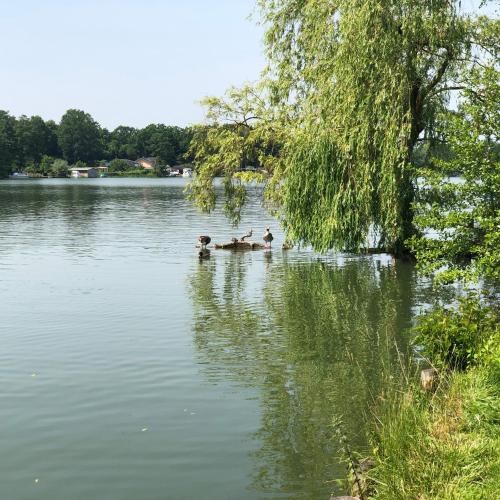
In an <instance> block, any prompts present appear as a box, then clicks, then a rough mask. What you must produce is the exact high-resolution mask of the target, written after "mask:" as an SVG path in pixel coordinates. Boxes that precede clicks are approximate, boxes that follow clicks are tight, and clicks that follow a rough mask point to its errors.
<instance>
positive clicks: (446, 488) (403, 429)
mask: <svg viewBox="0 0 500 500" xmlns="http://www.w3.org/2000/svg"><path fill="white" fill-rule="evenodd" d="M499 354H500V350H499ZM499 396H500V369H499V364H498V363H494V362H491V363H489V364H487V365H480V366H475V367H473V368H471V369H470V370H469V371H468V372H448V373H447V374H446V375H444V376H443V377H442V379H441V382H440V384H439V386H438V388H437V389H436V391H435V392H434V393H427V392H424V391H423V390H421V389H420V388H419V387H418V385H416V384H413V383H409V384H408V385H407V386H406V387H404V389H403V390H399V391H398V390H397V388H394V389H393V391H392V392H391V393H390V394H388V395H387V397H386V398H385V399H384V400H383V401H381V402H380V403H379V404H378V405H377V409H376V419H375V420H376V425H375V429H374V431H373V433H372V436H371V444H372V449H373V453H374V457H375V460H376V464H377V465H376V466H375V468H374V469H372V470H371V471H370V473H369V479H371V481H373V483H374V489H375V491H376V493H375V494H374V495H373V497H372V498H379V499H384V500H391V499H405V500H408V499H418V500H424V499H425V500H427V499H440V500H441V499H450V500H451V499H454V500H455V499H474V500H476V499H481V498H498V495H499V493H500V397H499Z"/></svg>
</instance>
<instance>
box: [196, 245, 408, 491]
mask: <svg viewBox="0 0 500 500" xmlns="http://www.w3.org/2000/svg"><path fill="white" fill-rule="evenodd" d="M225 257H227V258H225V259H224V260H219V261H216V260H215V259H212V260H211V261H207V262H202V263H200V265H199V267H198V268H197V271H196V272H195V274H194V275H193V276H192V277H191V279H190V291H191V297H192V301H193V309H194V341H195V344H196V348H197V350H198V352H199V355H200V357H201V358H202V361H203V362H204V363H206V365H205V369H206V376H207V377H209V378H210V379H212V380H214V381H217V380H220V379H222V378H224V379H230V380H233V381H235V382H237V383H239V384H243V385H245V386H251V387H254V388H256V389H258V391H259V398H260V406H261V415H262V417H261V427H260V429H259V431H258V432H257V433H256V436H255V437H256V438H257V439H258V443H259V445H258V451H257V452H256V453H255V460H256V465H255V467H256V472H255V474H254V477H253V482H252V488H255V489H257V490H259V491H261V492H267V493H271V494H280V493H284V494H286V493H288V495H286V496H287V498H321V497H325V498H326V495H327V494H328V492H329V491H331V490H332V485H331V484H327V481H328V480H332V479H334V478H341V477H343V476H344V475H345V466H344V465H343V464H342V463H341V462H340V461H339V449H338V443H337V442H336V433H335V432H334V429H333V426H332V419H333V417H334V416H341V417H342V419H343V421H344V426H343V431H344V432H345V434H346V435H347V436H348V439H349V441H350V443H351V446H352V447H353V448H354V449H357V450H360V451H362V450H363V448H364V445H365V427H364V419H365V415H366V411H367V408H368V405H369V404H370V403H371V401H372V400H373V397H375V396H376V395H377V394H379V393H380V390H381V384H382V383H383V379H384V377H386V376H388V375H389V376H390V374H391V373H394V374H395V373H397V370H396V367H397V366H399V360H398V356H399V355H400V354H399V353H403V352H406V351H407V338H406V335H405V333H404V332H405V329H406V328H407V327H408V326H409V325H410V321H411V313H412V307H413V306H414V304H413V302H414V296H415V293H414V292H415V276H414V270H413V267H412V266H411V265H409V264H405V263H399V262H397V263H392V262H390V261H387V262H385V263H384V261H381V260H380V259H378V258H375V257H367V258H351V259H347V260H346V261H345V262H344V263H343V264H342V265H340V264H336V263H332V262H322V261H310V260H308V261H306V262H300V261H299V262H287V260H286V259H283V258H282V257H281V255H276V256H272V254H271V253H270V252H269V253H267V254H264V258H263V260H262V261H257V262H254V261H253V260H251V261H249V260H248V259H247V258H246V256H245V255H244V254H238V253H234V254H231V255H226V256H225ZM259 266H261V267H260V269H255V268H256V267H259ZM262 273H263V274H264V276H262Z"/></svg>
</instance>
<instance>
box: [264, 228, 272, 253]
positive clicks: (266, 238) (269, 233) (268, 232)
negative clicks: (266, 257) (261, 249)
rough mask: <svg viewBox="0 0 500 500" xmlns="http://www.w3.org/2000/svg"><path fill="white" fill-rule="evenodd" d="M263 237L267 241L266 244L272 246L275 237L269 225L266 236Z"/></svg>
mask: <svg viewBox="0 0 500 500" xmlns="http://www.w3.org/2000/svg"><path fill="white" fill-rule="evenodd" d="M262 239H263V240H264V241H265V242H266V246H268V247H269V248H271V241H273V240H274V237H273V235H272V233H271V231H269V227H266V232H265V233H264V236H263V237H262Z"/></svg>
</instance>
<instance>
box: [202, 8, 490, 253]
mask: <svg viewBox="0 0 500 500" xmlns="http://www.w3.org/2000/svg"><path fill="white" fill-rule="evenodd" d="M259 5H260V7H261V12H262V22H263V24H264V25H265V26H266V28H267V31H266V34H265V44H266V49H267V56H268V60H269V65H268V68H267V71H266V75H265V78H264V79H263V80H262V82H260V83H259V84H258V85H257V86H256V88H257V89H259V92H257V93H256V92H255V91H254V89H253V88H252V87H244V88H243V89H241V90H237V89H231V90H230V91H229V93H228V97H227V98H226V99H216V98H209V99H206V100H205V102H204V104H205V105H207V107H208V112H207V116H208V119H209V121H210V125H211V128H209V129H208V130H204V131H203V132H202V133H201V134H199V135H198V136H195V140H194V141H193V143H192V149H193V150H194V154H193V156H194V157H195V161H196V162H197V164H198V165H199V167H200V168H199V173H201V177H200V178H198V179H197V180H195V181H194V185H193V191H192V197H193V198H194V199H195V201H196V202H197V204H198V205H199V206H201V207H202V208H204V209H211V208H213V204H214V192H213V191H210V189H211V179H212V178H213V177H214V176H216V175H219V174H220V173H223V174H224V175H225V176H227V177H229V176H232V174H233V173H234V171H235V170H237V169H238V168H240V167H241V164H242V162H244V161H245V160H246V157H247V156H248V152H249V150H250V151H252V150H255V146H256V145H257V146H260V143H259V142H258V141H253V140H252V139H253V137H255V136H258V134H260V133H263V132H264V131H267V132H268V134H269V135H268V137H274V138H276V139H277V140H275V142H276V144H279V147H277V148H275V149H274V151H273V154H272V155H271V156H272V157H273V162H272V164H273V169H272V171H271V172H270V173H271V174H272V175H271V176H270V181H271V188H270V189H268V190H266V194H271V196H272V198H273V201H274V202H275V203H277V204H278V206H279V212H278V213H279V215H280V218H281V220H282V221H283V223H284V226H285V229H286V230H287V233H288V235H287V236H288V238H290V239H292V240H300V241H302V242H304V243H309V244H311V245H312V246H313V247H314V248H316V249H318V250H327V249H329V248H341V249H349V250H356V249H358V248H359V247H364V246H367V244H368V241H367V238H368V235H369V233H370V232H371V231H372V230H374V231H375V233H376V235H377V237H378V238H377V239H378V244H379V245H380V246H381V247H386V248H389V249H391V250H393V251H396V252H397V251H401V250H403V249H404V247H405V239H406V238H408V237H409V236H411V235H412V234H413V233H414V227H413V220H412V219H413V213H412V205H411V202H412V200H413V197H414V188H415V172H414V170H413V169H412V168H411V166H410V162H411V160H412V159H413V158H414V157H415V155H414V150H415V148H416V145H417V143H418V141H419V139H421V138H422V139H425V140H427V139H430V138H431V139H433V138H434V127H435V122H436V116H437V113H438V112H439V111H440V110H442V109H443V107H444V106H445V104H446V101H447V97H448V93H449V89H450V84H452V83H453V82H454V81H455V80H456V79H457V75H458V73H459V69H460V68H461V67H463V66H464V65H465V66H466V65H467V64H469V63H470V62H471V61H475V52H473V51H472V50H471V44H472V42H473V41H474V37H475V36H476V35H477V33H478V32H479V31H481V32H482V33H484V32H486V31H487V30H488V29H489V24H488V21H487V20H484V19H483V20H481V22H480V23H479V24H480V25H481V26H480V27H481V29H477V26H476V24H475V23H474V22H472V21H470V20H469V19H467V18H466V17H464V16H461V15H460V14H459V12H458V9H457V5H458V2H449V1H447V0H438V1H434V0H432V1H431V0H424V1H422V0H402V1H397V2H388V1H381V2H367V1H365V0H341V1H339V2H335V3H332V2H330V1H327V0H322V1H314V2H313V1H307V0H273V1H271V0H260V1H259ZM493 40H494V37H491V36H490V40H489V41H488V40H487V37H485V36H482V42H485V43H486V45H487V44H490V45H491V44H492V43H494V42H493ZM227 186H228V187H229V188H230V190H229V192H226V195H228V196H230V195H231V194H232V191H231V189H232V184H231V183H229V182H228V183H227ZM236 194H237V195H238V196H239V199H240V200H242V199H243V198H242V197H241V196H240V191H239V190H236ZM235 206H236V208H237V209H238V210H239V209H240V208H241V207H240V204H239V203H236V204H235Z"/></svg>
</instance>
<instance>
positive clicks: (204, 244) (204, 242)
mask: <svg viewBox="0 0 500 500" xmlns="http://www.w3.org/2000/svg"><path fill="white" fill-rule="evenodd" d="M211 241H212V238H210V236H199V237H198V243H199V244H200V245H201V248H207V245H208V244H209V243H210V242H211Z"/></svg>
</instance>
